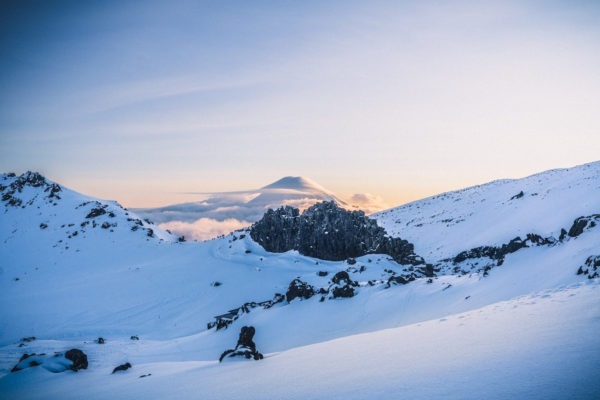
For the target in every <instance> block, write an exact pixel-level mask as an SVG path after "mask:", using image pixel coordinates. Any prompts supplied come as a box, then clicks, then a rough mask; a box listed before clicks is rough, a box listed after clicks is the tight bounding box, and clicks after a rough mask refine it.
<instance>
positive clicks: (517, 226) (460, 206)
mask: <svg viewBox="0 0 600 400" xmlns="http://www.w3.org/2000/svg"><path fill="white" fill-rule="evenodd" d="M521 191H522V192H523V197H521V198H515V199H512V200H511V198H513V197H514V196H517V195H518V194H519V193H520V192H521ZM599 212H600V161H597V162H593V163H589V164H584V165H581V166H578V167H574V168H569V169H557V170H552V171H546V172H543V173H540V174H536V175H532V176H530V177H527V178H523V179H514V180H501V181H494V182H491V183H488V184H484V185H479V186H474V187H471V188H467V189H463V190H458V191H455V192H448V193H443V194H440V195H437V196H433V197H429V198H426V199H423V200H418V201H415V202H412V203H409V204H406V205H403V206H400V207H396V208H393V209H390V210H386V211H382V212H380V213H377V214H375V215H373V216H372V217H373V218H375V219H377V220H378V222H379V224H380V225H382V226H383V227H384V228H385V229H386V231H387V232H388V233H389V234H390V235H392V236H400V237H402V238H403V239H406V240H408V241H409V242H411V243H414V244H415V252H416V253H417V254H419V255H421V256H423V257H424V258H425V259H426V260H439V259H443V258H447V257H452V256H454V255H456V254H458V252H460V251H461V250H466V249H471V248H474V247H478V246H482V245H499V244H502V243H507V242H509V241H510V240H511V239H513V238H514V237H516V236H519V235H521V236H523V235H525V234H527V233H535V234H540V235H541V236H544V237H547V236H554V237H556V238H558V237H559V235H560V230H561V228H565V229H566V230H568V229H569V227H570V226H571V224H572V223H573V220H574V219H575V218H577V217H580V216H587V215H590V214H594V213H599Z"/></svg>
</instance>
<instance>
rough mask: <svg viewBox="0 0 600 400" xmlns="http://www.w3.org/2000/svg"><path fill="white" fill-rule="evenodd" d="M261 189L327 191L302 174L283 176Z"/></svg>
mask: <svg viewBox="0 0 600 400" xmlns="http://www.w3.org/2000/svg"><path fill="white" fill-rule="evenodd" d="M261 189H292V190H300V191H306V190H312V191H319V192H325V193H329V191H328V190H326V189H325V188H323V187H322V186H321V185H319V184H318V183H317V182H315V181H313V180H312V179H309V178H306V177H304V176H285V177H283V178H281V179H279V180H278V181H275V182H273V183H271V184H270V185H267V186H265V187H263V188H261Z"/></svg>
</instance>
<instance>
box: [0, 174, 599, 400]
mask: <svg viewBox="0 0 600 400" xmlns="http://www.w3.org/2000/svg"><path fill="white" fill-rule="evenodd" d="M597 169H598V164H591V166H583V167H578V168H574V169H572V170H568V171H567V172H569V173H570V178H569V179H568V183H567V179H566V178H564V176H563V173H565V172H564V171H556V172H555V171H553V172H550V173H548V175H545V174H542V175H540V177H542V181H544V179H545V182H546V186H544V185H542V184H541V183H540V184H539V185H538V186H536V190H537V191H538V196H531V197H533V198H536V197H540V196H542V192H544V193H545V192H546V190H547V189H548V188H556V189H553V190H558V188H560V190H562V192H563V194H562V195H563V196H565V197H566V198H570V199H573V198H576V197H577V196H583V195H584V194H587V195H593V194H594V193H596V194H597V193H598V189H597V188H598V184H597V183H598V181H597V180H596V177H597V174H595V172H593V171H597ZM544 177H545V178H544ZM561 177H562V178H561ZM1 179H2V181H0V183H1V184H2V188H1V189H2V196H3V197H2V201H1V202H0V234H1V236H0V263H1V264H0V304H1V308H0V393H2V394H3V395H4V396H5V397H6V398H16V399H19V398H23V399H30V398H45V399H48V398H50V399H52V398H61V399H63V398H67V399H68V398H106V397H111V398H123V399H125V398H142V397H143V398H149V399H152V398H169V397H170V398H202V399H217V398H232V399H233V398H257V399H272V398H316V397H323V396H326V397H329V398H345V399H352V398H357V399H358V398H365V397H378V398H397V397H398V395H399V394H401V395H402V397H406V398H417V399H418V398H457V399H458V398H461V399H462V398H506V397H508V396H511V397H516V398H565V397H571V398H594V397H597V396H598V394H600V387H599V385H598V383H597V380H596V379H595V377H596V372H597V371H598V369H599V368H600V364H599V358H598V357H597V354H600V338H599V337H598V336H597V335H595V334H594V332H597V331H598V329H599V328H600V307H599V306H598V304H600V302H599V300H600V289H599V288H598V286H599V282H598V281H599V280H598V278H592V279H590V277H594V273H596V272H597V271H598V270H600V223H598V222H600V220H598V219H596V218H595V217H591V218H590V219H589V220H586V221H587V222H586V225H585V226H584V227H583V228H582V229H580V230H577V232H574V233H576V235H575V234H574V235H568V234H567V235H565V236H564V237H563V238H562V240H561V239H560V229H561V227H563V228H565V229H566V230H569V228H570V227H571V226H572V225H573V220H574V219H575V218H577V217H579V216H582V215H583V216H589V215H594V214H598V213H599V212H600V204H598V203H597V201H598V200H597V199H598V197H597V196H596V197H595V199H596V200H591V203H589V202H588V203H585V204H586V205H585V206H580V205H579V203H576V204H573V205H572V207H571V210H570V211H569V213H570V214H569V215H570V216H568V218H567V216H566V215H563V216H562V217H561V218H563V219H560V218H557V217H556V215H555V214H557V213H559V212H562V211H561V210H562V209H558V210H554V208H553V207H554V206H553V205H554V204H559V203H560V202H559V198H560V197H561V196H560V195H559V194H558V193H554V194H552V195H550V194H548V195H547V197H546V199H547V200H548V202H544V201H541V202H535V203H527V202H526V201H529V200H531V199H529V200H528V198H527V197H526V196H527V192H528V191H529V190H533V189H531V187H529V186H528V187H527V188H525V187H523V188H522V189H520V190H523V191H524V196H523V197H520V198H517V199H514V200H510V197H512V195H511V196H509V199H508V200H507V201H508V202H515V201H524V203H523V206H521V208H519V210H520V215H523V218H528V217H527V216H528V215H530V213H534V214H535V213H538V210H539V209H540V208H542V207H543V209H544V210H546V213H547V214H551V215H548V216H547V218H549V219H553V218H557V219H556V222H560V224H558V226H557V227H556V228H552V229H550V230H549V231H545V230H542V229H541V228H540V226H541V225H536V224H537V223H538V219H535V218H534V219H531V220H529V222H531V225H528V224H525V223H523V224H522V225H518V226H521V227H522V231H519V232H517V234H520V235H521V236H522V237H523V238H524V237H525V234H526V233H538V234H540V235H541V236H540V237H543V238H547V237H548V234H549V233H550V234H553V235H554V236H555V237H556V240H554V241H550V240H548V241H536V242H535V243H534V242H532V241H531V240H529V239H528V240H527V241H526V242H525V244H526V246H521V245H520V246H513V247H511V248H510V250H511V251H507V252H505V253H503V254H502V262H501V263H500V262H499V260H498V259H491V258H489V257H488V256H489V254H492V255H494V254H495V253H485V254H484V255H481V254H479V253H477V254H476V255H477V256H478V257H471V258H468V259H467V261H464V260H462V259H461V260H456V262H455V260H454V259H448V260H446V261H442V259H446V258H451V257H455V256H456V255H457V254H459V253H461V252H464V251H467V250H470V249H471V248H472V247H474V246H478V245H485V244H487V245H501V244H505V243H507V242H509V241H510V240H511V239H513V238H514V237H515V232H514V231H513V229H512V227H510V226H509V227H504V226H503V225H498V230H497V232H495V233H494V232H492V231H490V232H489V233H488V236H487V237H490V238H491V239H490V240H483V239H481V240H475V239H470V238H469V237H463V236H462V235H463V234H464V233H463V231H450V230H447V231H446V235H440V236H434V237H433V238H430V237H428V236H426V235H425V236H420V235H416V233H415V232H419V230H418V228H415V227H411V224H409V227H408V228H407V230H406V231H405V230H400V229H398V230H397V232H396V233H398V234H399V235H400V236H401V237H403V238H406V239H409V240H410V241H411V242H413V243H415V246H416V251H417V253H419V254H422V255H423V256H425V258H426V260H427V261H428V262H430V263H432V266H433V268H435V273H433V274H432V276H431V277H420V276H417V277H416V279H414V280H413V281H410V282H409V283H407V284H396V283H401V282H403V281H402V280H400V279H394V278H396V277H402V276H408V275H410V274H412V273H414V267H413V266H410V265H398V264H396V263H395V262H394V261H392V260H390V259H389V258H388V257H387V256H380V255H369V256H365V257H361V258H358V259H356V263H354V261H352V260H351V262H350V263H348V262H346V261H340V262H333V261H323V260H317V259H313V258H308V257H304V256H301V255H299V254H298V253H297V252H288V253H282V254H272V253H268V252H266V251H265V250H264V249H263V248H262V247H260V246H259V245H257V244H256V243H254V242H253V241H252V240H251V238H250V236H249V235H248V234H247V232H244V231H239V232H234V233H233V234H230V235H227V236H226V237H224V238H220V239H215V240H211V241H208V242H204V243H196V242H193V243H179V242H177V241H176V240H174V239H175V238H174V237H172V236H170V235H168V233H165V232H162V231H161V230H160V229H156V228H155V227H152V226H151V225H148V224H146V223H144V222H141V224H142V225H139V223H138V222H137V217H136V216H135V215H134V214H132V213H131V212H129V211H126V210H123V209H121V208H120V207H119V206H118V205H117V204H114V203H109V202H103V201H98V200H95V199H91V198H89V197H86V196H83V195H80V194H77V193H75V192H72V191H69V190H68V189H66V188H62V187H61V188H60V191H56V190H54V195H53V196H52V197H50V194H51V193H52V192H53V189H52V187H54V186H53V185H54V184H53V183H52V182H50V181H47V180H45V179H43V178H41V177H37V176H35V175H33V174H25V175H24V176H22V177H15V176H9V175H4V176H3V177H2V178H1ZM19 179H20V181H19V182H21V183H19V184H18V185H17V184H15V185H13V183H14V182H17V181H18V180H19ZM527 179H531V178H527ZM527 179H526V180H527ZM40 181H43V182H44V183H43V184H38V183H39V182H40ZM515 182H518V181H515ZM504 184H511V183H510V182H507V183H501V182H495V183H492V184H489V187H490V188H494V187H496V189H495V191H494V190H492V191H489V193H488V192H486V191H482V192H481V193H482V194H481V195H482V196H483V195H484V194H485V193H488V195H489V199H488V198H487V197H486V201H484V202H479V203H484V204H486V205H488V206H490V207H491V208H492V210H486V208H485V206H483V205H481V206H479V207H477V213H476V214H473V215H477V216H478V217H477V221H479V222H481V221H483V222H485V218H483V217H482V216H484V215H485V216H490V215H495V213H494V210H498V209H500V210H501V209H502V207H501V206H503V205H502V201H501V200H499V199H501V198H503V196H504V194H503V193H504V192H506V193H512V191H513V189H514V188H513V187H508V188H504V189H502V190H501V189H499V188H497V187H498V186H502V185H504ZM11 185H12V186H11ZM479 188H480V189H479V190H483V189H481V188H486V186H485V185H484V186H480V187H479ZM13 189H14V190H13ZM19 189H20V190H19ZM273 189H277V190H279V189H280V188H273ZM475 189H477V188H472V189H467V190H465V191H464V192H463V193H466V194H467V195H466V198H467V199H468V198H469V193H470V192H469V191H472V190H475ZM542 189H543V190H542ZM520 190H518V191H517V192H516V193H514V194H518V193H519V192H520ZM553 190H552V191H550V193H553ZM9 192H10V193H12V194H10V195H9V196H7V193H9ZM501 192H502V193H501ZM458 193H460V192H457V193H456V194H447V195H445V196H446V197H445V196H440V197H438V198H437V200H436V199H426V200H424V202H427V204H428V205H427V206H424V205H423V206H420V208H417V207H416V206H414V205H413V207H412V208H409V209H410V210H412V212H413V214H412V218H420V219H422V220H423V221H425V220H426V219H427V218H428V217H429V215H430V214H421V211H422V210H426V211H427V212H431V211H432V210H434V209H436V210H438V211H437V212H446V211H445V210H446V207H451V206H452V205H455V206H456V208H454V209H452V208H449V209H450V211H452V213H450V211H448V212H449V213H450V214H448V215H450V216H449V218H452V215H458V214H465V215H466V214H468V213H469V212H471V211H468V210H469V208H470V207H474V206H473V203H472V202H468V201H467V200H464V199H463V198H462V197H461V196H460V195H459V194H458ZM57 194H58V196H60V199H55V198H54V196H56V195H57ZM447 196H453V197H452V198H453V200H452V201H447ZM494 196H496V197H494ZM13 198H14V199H19V200H20V201H21V203H20V204H17V203H19V201H18V200H14V201H13V200H11V199H13ZM494 198H497V199H498V200H493V199H494ZM88 201H91V202H92V203H86V202H88ZM95 201H98V204H96V203H94V202H95ZM438 201H439V202H440V204H438V205H437V206H436V204H437V203H436V202H438ZM534 201H537V200H535V199H534ZM11 202H12V203H15V204H10V203H11ZM461 202H464V204H463V205H462V207H459V206H458V204H459V203H461ZM54 204H56V205H54ZM82 204H84V205H82ZM413 204H414V203H413ZM498 204H499V205H498ZM507 204H508V205H507ZM507 204H505V205H504V206H507V207H508V206H510V203H507ZM527 204H529V205H531V206H532V207H534V208H533V209H531V210H529V211H528V210H527V207H526V205H527ZM105 206H106V207H105ZM103 207H104V208H103ZM585 207H587V208H585ZM98 209H103V210H105V213H104V214H101V215H96V216H94V215H95V214H98V213H101V211H96V212H94V213H92V211H93V210H98ZM401 210H404V208H401ZM111 212H112V213H113V214H114V216H111V215H110V213H111ZM391 212H392V211H390V212H389V213H391ZM402 212H403V213H405V214H403V215H408V211H402ZM90 214H92V215H90ZM506 215H508V216H510V215H511V213H510V212H508V211H507V212H506ZM538 215H540V216H543V215H545V214H538ZM88 216H89V218H88ZM507 218H508V217H507ZM507 218H505V219H507ZM129 219H131V220H129ZM429 219H431V218H429ZM380 220H381V221H383V222H385V219H384V218H380ZM432 220H433V219H432ZM93 221H96V224H95V225H96V226H95V227H94V223H93ZM436 221H437V220H436ZM469 221H470V220H467V219H466V218H465V223H467V222H469ZM473 221H475V220H473ZM519 221H520V219H519V218H517V217H515V219H514V223H515V224H518V223H519ZM85 222H88V223H87V224H85ZM104 222H106V223H109V224H111V225H110V226H108V227H106V228H102V225H103V224H104ZM483 222H482V223H483ZM115 223H116V225H112V224H115ZM419 223H420V222H419ZM469 223H470V222H469ZM41 224H45V225H47V226H46V227H45V228H42V227H41ZM70 224H73V225H72V226H69V225H70ZM82 224H84V225H83V226H82ZM432 224H433V223H432ZM432 224H430V225H432ZM400 225H401V224H393V225H392V226H397V227H399V226H400ZM438 225H440V226H441V224H438ZM446 225H448V224H447V223H446V224H445V225H443V226H446ZM551 225H552V226H554V224H551ZM135 226H138V227H139V228H138V229H137V230H134V231H132V229H133V228H134V227H135ZM425 226H426V225H423V227H425ZM471 226H472V227H473V229H475V231H474V233H473V234H475V233H476V232H477V230H476V226H477V223H475V222H472V225H471ZM483 227H485V228H488V226H487V225H486V224H484V225H483ZM111 229H112V232H111ZM150 229H152V230H153V231H152V233H153V237H150V236H148V234H149V233H150V231H149V230H150ZM427 229H430V231H431V232H435V229H434V228H433V227H431V228H427ZM445 229H451V227H446V228H445ZM454 229H458V228H454ZM489 229H491V228H489ZM75 230H76V231H77V232H78V233H77V234H76V235H73V233H74V231H75ZM411 235H412V236H411ZM69 236H70V237H69ZM161 239H162V240H161ZM442 239H443V240H442ZM436 240H439V241H440V243H439V244H438V245H437V246H441V250H436V247H435V241H436ZM468 240H472V241H471V242H469V241H468ZM426 249H432V250H431V251H428V250H426ZM513 250H514V251H513ZM436 251H437V252H436ZM471 255H472V254H471ZM479 256H480V257H479ZM465 262H468V263H471V264H472V265H480V266H481V268H479V267H475V268H473V269H471V270H469V271H467V272H465V271H464V269H465V267H464V263H465ZM478 263H480V264H478ZM596 264H598V265H596ZM457 267H458V268H459V270H460V271H459V272H455V268H457ZM484 267H485V268H484ZM340 271H346V272H347V273H348V275H349V277H350V279H351V280H352V281H356V282H357V286H356V287H355V296H354V297H351V298H332V296H331V292H327V291H326V290H327V289H328V288H330V287H331V286H332V280H333V276H334V274H336V273H338V272H340ZM578 272H579V274H578ZM596 276H597V275H596ZM296 278H299V279H300V280H301V281H303V282H306V283H307V284H308V285H312V286H314V287H315V288H316V289H323V290H325V293H327V294H324V295H320V294H318V295H315V296H313V297H311V298H309V299H306V300H300V299H294V300H292V301H291V302H289V303H288V302H287V301H285V300H283V301H281V302H272V301H271V302H270V303H269V305H270V306H269V307H266V306H264V304H267V303H262V302H265V301H269V300H273V299H277V293H279V294H285V293H286V291H287V290H288V288H289V285H290V282H292V281H293V280H294V279H296ZM230 310H234V311H232V312H230ZM217 316H227V318H231V319H232V320H233V321H232V322H231V324H230V325H229V326H228V327H227V328H225V329H220V330H216V329H215V327H214V326H213V325H211V323H214V322H215V317H217ZM244 325H252V326H254V327H255V328H256V336H255V337H254V341H255V342H256V344H257V346H258V349H259V350H260V351H261V352H262V353H264V354H265V359H264V360H261V361H257V362H255V361H246V360H243V361H242V360H240V362H237V361H228V362H224V363H222V364H219V363H218V362H217V361H216V360H217V359H218V357H219V355H220V354H221V352H222V351H223V350H225V349H228V348H232V347H233V346H234V345H235V343H236V340H237V336H238V334H239V332H240V328H241V327H242V326H244ZM209 326H211V328H210V329H209ZM31 336H35V337H36V338H37V339H36V340H33V341H24V340H21V338H26V337H31ZM132 336H136V337H137V338H139V340H132V339H131V337H132ZM98 337H102V338H104V339H105V341H106V342H105V344H98V343H96V342H95V340H96V339H97V338H98ZM70 348H79V349H82V350H83V351H84V352H85V353H86V354H88V357H89V361H90V365H89V368H88V369H87V370H82V371H79V372H78V373H74V372H66V373H61V374H53V373H51V372H49V371H48V370H47V369H45V367H44V365H42V366H40V367H32V368H27V369H24V370H22V371H19V372H15V373H10V372H9V371H10V369H11V368H12V367H13V366H14V365H15V364H16V363H17V361H18V360H19V358H20V357H21V356H22V355H23V354H24V353H29V354H30V353H36V354H38V355H39V354H40V353H45V354H47V355H51V354H53V352H55V351H58V352H64V351H65V350H67V349H70ZM125 362H130V363H131V364H132V365H133V368H132V369H130V370H128V371H126V372H123V373H121V374H120V375H119V374H115V375H111V371H112V369H113V368H114V367H115V366H117V365H119V364H122V363H125ZM532 370H535V374H533V375H532V373H531V372H530V371H532ZM148 374H151V375H149V376H148ZM143 375H146V377H144V378H143V379H140V378H139V377H140V376H143ZM65 387H69V390H65Z"/></svg>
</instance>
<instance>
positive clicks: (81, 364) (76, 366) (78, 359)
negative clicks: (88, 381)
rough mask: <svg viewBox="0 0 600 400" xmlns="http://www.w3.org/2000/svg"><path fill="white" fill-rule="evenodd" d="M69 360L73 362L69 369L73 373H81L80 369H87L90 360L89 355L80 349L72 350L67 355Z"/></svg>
mask: <svg viewBox="0 0 600 400" xmlns="http://www.w3.org/2000/svg"><path fill="white" fill-rule="evenodd" d="M65 358H66V359H67V360H71V361H73V365H71V367H69V369H71V370H73V371H79V370H80V369H87V367H88V359H87V355H86V354H85V353H84V352H83V351H81V350H79V349H71V350H69V351H67V352H66V353H65Z"/></svg>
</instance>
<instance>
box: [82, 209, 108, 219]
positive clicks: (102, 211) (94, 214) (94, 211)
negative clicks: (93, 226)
mask: <svg viewBox="0 0 600 400" xmlns="http://www.w3.org/2000/svg"><path fill="white" fill-rule="evenodd" d="M104 214H106V210H105V209H104V208H103V207H96V208H92V209H91V210H90V212H89V213H88V215H86V216H85V217H86V218H96V217H99V216H101V215H104Z"/></svg>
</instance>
